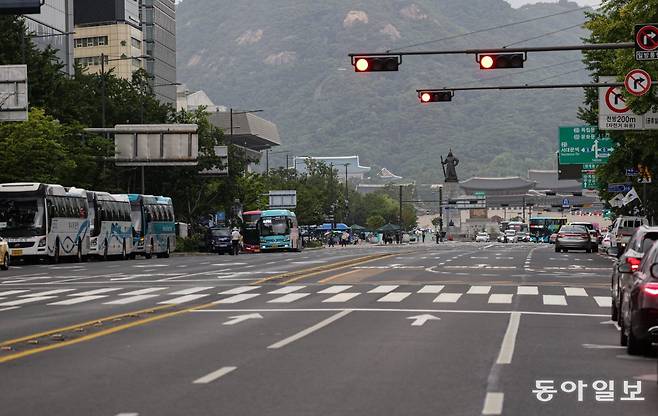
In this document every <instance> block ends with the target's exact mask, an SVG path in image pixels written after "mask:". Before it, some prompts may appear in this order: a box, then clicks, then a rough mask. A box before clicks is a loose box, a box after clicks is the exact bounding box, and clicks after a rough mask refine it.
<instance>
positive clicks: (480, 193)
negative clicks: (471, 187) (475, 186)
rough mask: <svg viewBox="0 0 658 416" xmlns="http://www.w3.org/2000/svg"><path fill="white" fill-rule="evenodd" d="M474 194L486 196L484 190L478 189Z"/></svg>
mask: <svg viewBox="0 0 658 416" xmlns="http://www.w3.org/2000/svg"><path fill="white" fill-rule="evenodd" d="M473 195H475V196H485V193H484V192H482V191H477V192H473Z"/></svg>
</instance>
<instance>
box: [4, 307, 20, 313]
mask: <svg viewBox="0 0 658 416" xmlns="http://www.w3.org/2000/svg"><path fill="white" fill-rule="evenodd" d="M14 309H20V306H10V307H8V308H0V312H4V311H13V310H14Z"/></svg>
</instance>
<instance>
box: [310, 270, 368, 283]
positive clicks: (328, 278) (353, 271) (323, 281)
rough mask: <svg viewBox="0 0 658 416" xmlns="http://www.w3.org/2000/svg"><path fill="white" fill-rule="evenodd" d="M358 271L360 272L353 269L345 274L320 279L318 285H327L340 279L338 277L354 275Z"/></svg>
mask: <svg viewBox="0 0 658 416" xmlns="http://www.w3.org/2000/svg"><path fill="white" fill-rule="evenodd" d="M360 271H361V269H354V270H350V271H347V272H345V273H339V274H336V275H333V276H329V277H327V278H325V279H322V280H320V281H319V282H318V283H321V284H324V283H329V282H331V281H332V280H336V279H338V278H340V277H344V276H348V275H350V274H354V273H356V272H360Z"/></svg>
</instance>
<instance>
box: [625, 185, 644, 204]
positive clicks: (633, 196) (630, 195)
mask: <svg viewBox="0 0 658 416" xmlns="http://www.w3.org/2000/svg"><path fill="white" fill-rule="evenodd" d="M636 199H640V197H639V196H638V194H637V192H635V188H632V189H631V190H630V191H628V193H627V194H626V196H625V197H624V198H623V199H622V200H621V202H622V204H623V205H628V204H630V203H631V202H633V201H635V200H636Z"/></svg>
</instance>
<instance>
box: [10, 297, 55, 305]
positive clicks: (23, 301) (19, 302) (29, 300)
mask: <svg viewBox="0 0 658 416" xmlns="http://www.w3.org/2000/svg"><path fill="white" fill-rule="evenodd" d="M56 297H57V296H35V297H30V298H24V299H19V300H12V301H10V302H3V303H0V306H18V305H25V304H26V303H32V302H40V301H42V300H48V299H54V298H56Z"/></svg>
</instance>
